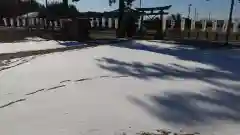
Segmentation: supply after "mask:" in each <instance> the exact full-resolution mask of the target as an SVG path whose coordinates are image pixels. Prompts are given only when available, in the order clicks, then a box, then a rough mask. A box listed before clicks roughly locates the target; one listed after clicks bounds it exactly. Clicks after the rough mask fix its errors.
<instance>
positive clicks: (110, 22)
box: [108, 18, 112, 29]
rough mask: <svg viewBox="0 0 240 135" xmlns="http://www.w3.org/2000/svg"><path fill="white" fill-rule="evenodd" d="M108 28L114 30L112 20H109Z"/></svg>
mask: <svg viewBox="0 0 240 135" xmlns="http://www.w3.org/2000/svg"><path fill="white" fill-rule="evenodd" d="M108 28H109V29H111V28H112V18H108Z"/></svg>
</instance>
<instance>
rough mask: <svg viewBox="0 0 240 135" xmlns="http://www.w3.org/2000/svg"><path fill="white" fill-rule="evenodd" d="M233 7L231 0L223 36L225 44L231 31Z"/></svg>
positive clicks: (232, 0)
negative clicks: (225, 30)
mask: <svg viewBox="0 0 240 135" xmlns="http://www.w3.org/2000/svg"><path fill="white" fill-rule="evenodd" d="M233 7H234V0H231V6H230V12H229V19H228V26H227V33H226V38H225V40H226V41H225V42H226V43H225V45H228V40H229V35H230V33H231V26H232V14H233Z"/></svg>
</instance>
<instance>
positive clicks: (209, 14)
mask: <svg viewBox="0 0 240 135" xmlns="http://www.w3.org/2000/svg"><path fill="white" fill-rule="evenodd" d="M211 14H212V13H211V12H209V13H208V20H209V21H210V20H211Z"/></svg>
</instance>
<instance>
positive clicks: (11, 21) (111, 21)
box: [3, 17, 240, 33]
mask: <svg viewBox="0 0 240 135" xmlns="http://www.w3.org/2000/svg"><path fill="white" fill-rule="evenodd" d="M89 21H90V26H91V28H106V29H117V28H118V18H105V17H102V18H90V19H89ZM139 21H140V20H139ZM166 21H167V20H166V19H164V20H163V23H162V25H163V29H164V30H165V29H166V24H167V23H166ZM170 22H171V27H170V28H174V25H175V23H174V21H172V20H171V21H170ZM200 22H201V27H202V28H201V31H206V30H207V22H209V21H207V20H202V21H200ZM185 23H186V20H185V19H182V20H181V30H182V31H184V30H186V25H185ZM196 23H197V21H195V20H191V25H190V30H191V31H194V30H196ZM211 23H212V26H211V31H217V30H218V29H221V31H222V32H226V30H227V23H228V21H224V22H223V25H222V26H220V28H219V27H218V26H219V24H220V21H219V20H212V22H211ZM138 24H140V22H139V23H138ZM239 24H240V23H239V22H236V21H235V22H233V26H232V27H231V31H232V32H236V33H237V32H239ZM3 25H4V26H5V27H43V28H49V27H50V28H62V21H61V19H59V20H47V19H45V18H21V19H20V18H3Z"/></svg>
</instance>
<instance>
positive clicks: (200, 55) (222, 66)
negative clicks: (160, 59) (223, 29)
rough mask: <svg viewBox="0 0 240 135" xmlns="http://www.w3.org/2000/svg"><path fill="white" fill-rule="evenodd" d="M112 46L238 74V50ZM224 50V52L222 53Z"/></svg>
mask: <svg viewBox="0 0 240 135" xmlns="http://www.w3.org/2000/svg"><path fill="white" fill-rule="evenodd" d="M165 45H166V44H165ZM113 46H115V47H121V48H128V49H133V50H138V51H147V52H151V53H157V54H164V55H169V56H174V57H176V58H177V59H180V60H184V61H193V62H197V63H201V64H206V65H211V66H214V67H216V69H218V70H223V71H227V72H231V73H233V74H236V75H238V74H240V70H239V69H240V63H239V62H238V61H239V60H240V56H239V53H240V51H239V50H229V49H224V50H222V49H221V50H219V49H217V50H216V49H214V50H212V49H204V50H202V49H199V48H195V47H190V46H187V45H179V44H172V45H171V46H172V47H162V46H164V44H163V43H156V44H149V43H142V42H136V41H132V42H126V43H123V44H113ZM225 50H226V52H223V51H225Z"/></svg>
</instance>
